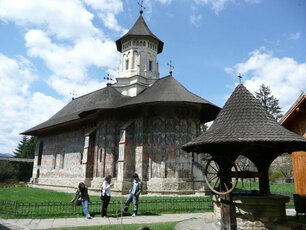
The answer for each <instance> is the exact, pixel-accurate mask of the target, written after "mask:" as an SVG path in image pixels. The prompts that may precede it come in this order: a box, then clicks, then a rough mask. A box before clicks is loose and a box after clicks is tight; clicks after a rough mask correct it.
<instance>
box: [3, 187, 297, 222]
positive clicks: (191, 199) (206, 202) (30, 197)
mask: <svg viewBox="0 0 306 230" xmlns="http://www.w3.org/2000/svg"><path fill="white" fill-rule="evenodd" d="M256 186H258V185H257V183H244V185H242V184H241V183H239V184H238V185H237V190H239V189H243V190H251V189H256ZM271 192H272V193H279V194H283V195H289V196H291V197H292V194H293V193H294V184H277V183H271ZM73 195H74V194H73V193H70V194H69V193H63V192H55V191H51V190H45V189H38V188H31V187H23V186H22V187H20V186H18V187H13V186H11V187H0V201H1V200H5V201H12V202H16V201H17V202H22V203H18V204H15V203H12V204H4V203H3V202H2V203H0V211H1V208H2V210H6V212H8V211H9V212H10V213H11V214H0V217H3V218H22V217H23V218H24V217H33V218H38V217H39V218H48V217H76V216H80V215H82V209H81V207H80V206H75V205H71V204H69V201H70V200H71V199H72V197H73ZM91 200H92V201H93V204H92V205H90V206H89V209H90V212H91V213H93V214H96V215H99V213H100V212H101V201H100V198H99V196H91ZM125 200H126V197H112V199H111V204H110V206H109V215H111V216H116V215H119V214H120V210H121V209H122V208H123V205H124V202H125ZM33 202H43V203H33ZM48 202H49V204H48ZM54 202H57V203H56V204H54ZM29 203H30V204H29ZM210 204H211V199H210V197H195V196H185V197H148V196H143V197H140V200H139V214H141V215H145V214H161V213H191V212H210V211H212V207H211V206H210ZM16 206H17V208H16ZM3 207H5V208H3ZM6 207H7V208H6ZM287 208H294V205H293V201H292V199H291V201H290V203H287ZM132 209H133V205H131V207H130V210H129V211H130V213H129V215H131V212H132ZM16 210H17V211H16ZM16 212H17V215H13V213H16Z"/></svg>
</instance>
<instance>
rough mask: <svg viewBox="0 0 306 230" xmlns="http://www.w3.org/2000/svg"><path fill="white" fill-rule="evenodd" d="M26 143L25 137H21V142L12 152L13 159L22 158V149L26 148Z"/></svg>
mask: <svg viewBox="0 0 306 230" xmlns="http://www.w3.org/2000/svg"><path fill="white" fill-rule="evenodd" d="M27 142H28V138H27V136H22V140H21V141H20V142H19V143H18V145H17V148H16V149H15V151H14V152H13V153H14V156H15V157H21V156H22V152H23V151H24V148H25V147H26V145H27Z"/></svg>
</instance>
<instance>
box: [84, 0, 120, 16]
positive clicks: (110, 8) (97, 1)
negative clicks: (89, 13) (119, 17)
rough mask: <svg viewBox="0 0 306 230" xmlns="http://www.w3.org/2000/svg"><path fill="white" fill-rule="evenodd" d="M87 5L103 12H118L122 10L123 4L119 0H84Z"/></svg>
mask: <svg viewBox="0 0 306 230" xmlns="http://www.w3.org/2000/svg"><path fill="white" fill-rule="evenodd" d="M83 1H84V2H85V3H86V4H87V5H89V6H91V7H92V8H93V9H95V10H99V11H102V12H111V13H114V14H118V13H120V12H122V10H123V5H122V2H121V1H118V0H83Z"/></svg>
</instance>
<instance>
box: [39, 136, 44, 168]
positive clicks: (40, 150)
mask: <svg viewBox="0 0 306 230" xmlns="http://www.w3.org/2000/svg"><path fill="white" fill-rule="evenodd" d="M43 149H44V143H43V142H42V141H41V142H40V143H39V148H38V158H37V165H41V158H42V154H43Z"/></svg>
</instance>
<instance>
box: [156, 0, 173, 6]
mask: <svg viewBox="0 0 306 230" xmlns="http://www.w3.org/2000/svg"><path fill="white" fill-rule="evenodd" d="M157 1H158V2H160V3H161V4H167V5H169V4H171V2H172V0H157Z"/></svg>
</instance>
